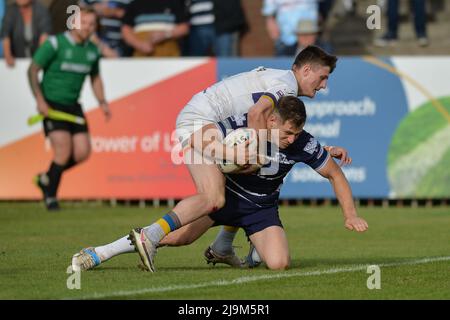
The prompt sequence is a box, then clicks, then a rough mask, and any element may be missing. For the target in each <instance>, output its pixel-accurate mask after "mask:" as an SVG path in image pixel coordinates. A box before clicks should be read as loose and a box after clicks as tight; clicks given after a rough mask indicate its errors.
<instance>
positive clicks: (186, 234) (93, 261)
mask: <svg viewBox="0 0 450 320" xmlns="http://www.w3.org/2000/svg"><path fill="white" fill-rule="evenodd" d="M213 224H214V221H213V220H211V219H210V218H209V217H207V216H206V217H202V218H200V219H197V220H195V221H194V222H192V223H190V224H188V225H186V226H183V227H182V228H180V229H178V230H176V231H174V232H172V233H170V234H169V235H168V236H167V237H165V238H164V239H163V240H162V241H161V242H160V243H159V245H160V246H184V245H189V244H191V243H192V242H194V241H195V240H197V239H198V238H200V237H201V236H202V235H203V234H204V233H205V232H206V231H207V230H208V229H209V228H210V227H211V226H212V225H213ZM135 251H136V249H135V247H134V245H133V244H132V243H131V241H130V240H129V236H128V235H127V236H125V237H122V238H120V239H118V240H116V241H114V242H111V243H108V244H106V245H103V246H98V247H87V248H84V249H82V250H81V251H80V252H78V253H76V254H75V255H74V256H73V257H72V269H73V270H74V271H79V270H89V269H93V268H95V267H97V266H98V265H100V264H102V263H103V262H105V261H107V260H109V259H111V258H113V257H115V256H118V255H121V254H125V253H131V252H135Z"/></svg>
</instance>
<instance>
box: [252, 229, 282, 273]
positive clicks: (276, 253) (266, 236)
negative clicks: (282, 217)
mask: <svg viewBox="0 0 450 320" xmlns="http://www.w3.org/2000/svg"><path fill="white" fill-rule="evenodd" d="M249 238H250V241H251V242H252V243H253V245H254V246H255V248H256V250H257V252H258V254H259V256H260V257H261V259H262V260H263V261H264V262H265V263H266V265H267V267H268V268H269V269H272V270H285V269H287V268H288V267H289V264H290V256H289V247H288V242H287V238H286V233H285V232H284V229H283V228H282V227H280V226H270V227H268V228H266V229H264V230H261V231H259V232H256V233H254V234H252V235H250V237H249Z"/></svg>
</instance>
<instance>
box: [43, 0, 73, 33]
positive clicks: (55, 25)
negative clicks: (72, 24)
mask: <svg viewBox="0 0 450 320" xmlns="http://www.w3.org/2000/svg"><path fill="white" fill-rule="evenodd" d="M76 5H78V0H53V1H52V2H51V3H50V5H49V7H48V10H49V12H50V17H51V20H52V31H53V34H59V33H62V32H64V31H67V19H68V18H69V16H70V15H72V14H73V13H70V12H69V13H68V12H67V8H69V7H70V6H76Z"/></svg>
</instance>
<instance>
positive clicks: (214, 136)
mask: <svg viewBox="0 0 450 320" xmlns="http://www.w3.org/2000/svg"><path fill="white" fill-rule="evenodd" d="M223 136H224V134H223V133H222V132H221V131H220V130H219V128H218V127H217V125H216V124H214V123H210V124H207V125H204V126H203V127H202V128H201V130H197V131H196V132H195V133H194V134H193V135H192V138H191V147H192V148H193V149H194V150H196V151H197V152H199V153H200V154H202V155H203V156H204V157H206V158H208V159H209V160H229V161H232V162H236V161H237V152H236V151H235V150H234V149H233V148H229V147H227V146H226V145H225V144H224V143H223V142H222V141H223Z"/></svg>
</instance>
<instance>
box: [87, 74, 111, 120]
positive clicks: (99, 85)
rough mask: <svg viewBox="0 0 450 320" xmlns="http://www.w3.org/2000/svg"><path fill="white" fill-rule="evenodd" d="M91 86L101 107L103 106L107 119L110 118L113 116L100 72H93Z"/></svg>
mask: <svg viewBox="0 0 450 320" xmlns="http://www.w3.org/2000/svg"><path fill="white" fill-rule="evenodd" d="M91 86H92V91H93V92H94V95H95V97H96V98H97V101H98V103H99V105H100V108H102V110H103V113H104V114H105V118H106V120H109V119H110V118H111V111H110V110H109V106H108V102H107V101H106V98H105V91H104V86H103V80H102V77H101V76H100V73H95V74H91Z"/></svg>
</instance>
